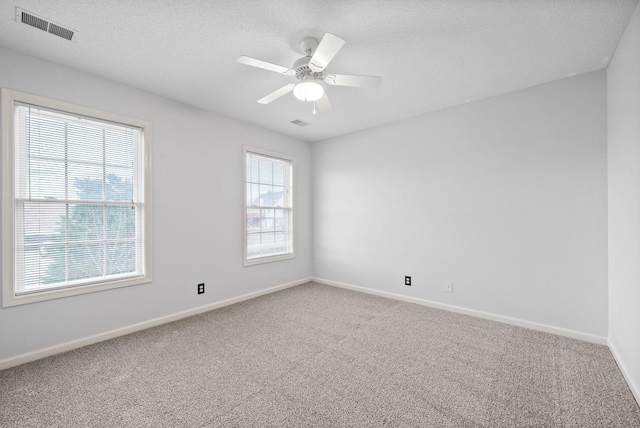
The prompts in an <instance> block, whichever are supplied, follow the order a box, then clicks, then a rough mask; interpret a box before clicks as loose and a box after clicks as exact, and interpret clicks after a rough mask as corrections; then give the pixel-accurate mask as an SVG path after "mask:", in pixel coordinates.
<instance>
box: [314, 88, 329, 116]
mask: <svg viewBox="0 0 640 428" xmlns="http://www.w3.org/2000/svg"><path fill="white" fill-rule="evenodd" d="M316 106H317V107H318V110H320V111H321V112H325V111H329V110H331V109H332V108H333V106H332V105H331V102H330V101H329V97H327V93H326V92H325V93H324V95H323V96H322V98H320V99H319V100H317V101H316Z"/></svg>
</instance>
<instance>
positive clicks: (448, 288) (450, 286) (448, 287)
mask: <svg viewBox="0 0 640 428" xmlns="http://www.w3.org/2000/svg"><path fill="white" fill-rule="evenodd" d="M444 291H446V292H447V293H453V282H445V283H444Z"/></svg>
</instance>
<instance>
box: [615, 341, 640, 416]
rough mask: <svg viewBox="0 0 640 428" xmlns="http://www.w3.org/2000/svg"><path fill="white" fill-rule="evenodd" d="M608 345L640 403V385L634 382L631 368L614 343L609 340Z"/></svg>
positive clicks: (639, 403)
mask: <svg viewBox="0 0 640 428" xmlns="http://www.w3.org/2000/svg"><path fill="white" fill-rule="evenodd" d="M608 345H609V349H610V350H611V354H612V355H613V359H614V360H616V364H618V368H619V369H620V371H621V372H622V376H624V379H625V380H626V381H627V385H629V389H630V390H631V393H632V394H633V396H634V397H635V399H636V402H637V403H638V405H640V387H639V386H638V385H637V384H636V383H635V382H634V379H633V378H632V377H631V373H630V372H629V368H628V367H627V365H626V364H625V363H624V360H623V359H622V357H621V356H620V353H619V352H618V350H617V349H616V347H615V346H614V345H613V343H611V342H609V344H608Z"/></svg>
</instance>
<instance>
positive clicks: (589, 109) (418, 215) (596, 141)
mask: <svg viewBox="0 0 640 428" xmlns="http://www.w3.org/2000/svg"><path fill="white" fill-rule="evenodd" d="M425 96H428V94H425ZM606 121H607V107H606V75H605V72H604V71H599V72H593V73H589V74H585V75H580V76H576V77H573V78H568V79H563V80H560V81H556V82H552V83H549V84H545V85H541V86H537V87H533V88H529V89H525V90H522V91H518V92H513V93H509V94H505V95H502V96H498V97H494V98H490V99H486V100H482V101H478V102H474V103H469V104H465V105H462V106H459V107H455V108H450V109H447V110H442V111H437V112H434V113H430V114H426V115H423V116H419V117H416V118H412V119H408V120H403V121H400V122H395V123H392V124H389V125H385V126H381V127H377V128H374V129H369V130H365V131H362V132H357V133H354V134H350V135H346V136H342V137H338V138H334V139H330V140H327V141H323V142H320V143H317V144H314V145H313V148H312V157H313V168H314V172H313V194H314V199H313V213H314V223H313V224H314V225H313V228H314V229H313V230H314V257H313V260H314V263H313V265H314V276H316V277H319V278H321V279H326V280H330V281H337V282H342V283H346V284H351V285H356V286H363V287H367V288H371V289H375V290H379V291H384V292H391V293H397V294H402V295H406V296H411V297H416V298H421V299H427V300H431V301H435V302H439V303H444V304H451V305H456V306H459V307H463V308H467V309H472V310H478V311H485V312H489V313H492V314H497V315H502V316H507V317H513V318H518V319H521V320H525V321H529V322H536V323H541V324H547V325H550V326H555V327H560V328H564V329H570V330H575V331H578V332H582V333H587V334H592V335H597V336H601V337H606V335H607V328H608V326H607V145H606V143H607V122H606ZM405 275H410V276H412V277H413V286H412V287H406V286H405V285H404V276H405ZM446 281H452V282H453V283H454V293H452V294H449V293H445V292H444V285H445V282H446Z"/></svg>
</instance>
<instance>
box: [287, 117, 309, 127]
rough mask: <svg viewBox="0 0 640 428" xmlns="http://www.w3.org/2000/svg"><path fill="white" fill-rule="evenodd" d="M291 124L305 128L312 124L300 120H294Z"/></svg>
mask: <svg viewBox="0 0 640 428" xmlns="http://www.w3.org/2000/svg"><path fill="white" fill-rule="evenodd" d="M291 123H293V124H294V125H298V126H303V127H304V126H309V125H310V123H307V122H303V121H301V120H299V119H296V120H292V121H291Z"/></svg>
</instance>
